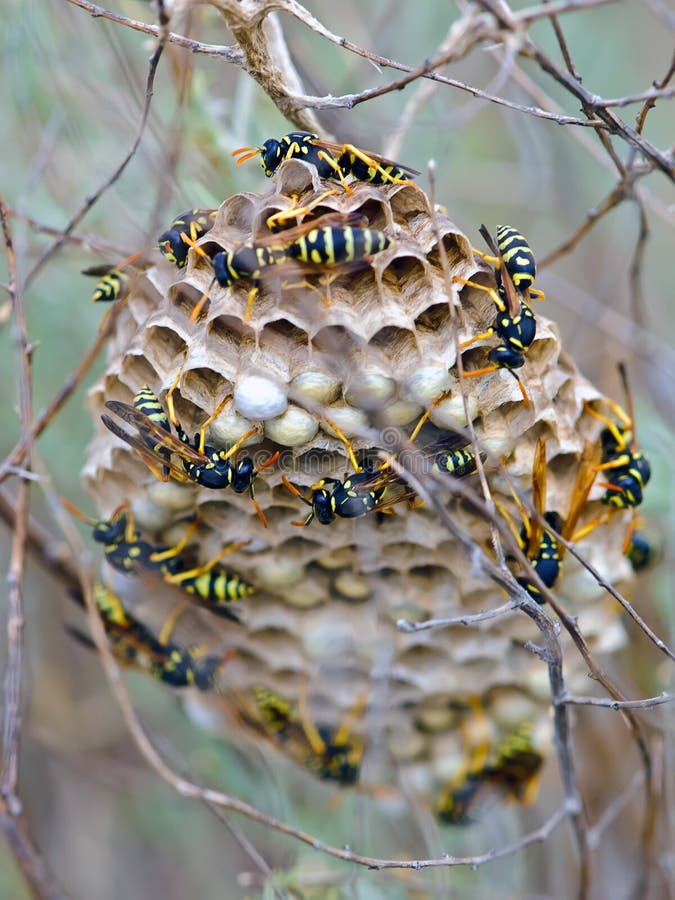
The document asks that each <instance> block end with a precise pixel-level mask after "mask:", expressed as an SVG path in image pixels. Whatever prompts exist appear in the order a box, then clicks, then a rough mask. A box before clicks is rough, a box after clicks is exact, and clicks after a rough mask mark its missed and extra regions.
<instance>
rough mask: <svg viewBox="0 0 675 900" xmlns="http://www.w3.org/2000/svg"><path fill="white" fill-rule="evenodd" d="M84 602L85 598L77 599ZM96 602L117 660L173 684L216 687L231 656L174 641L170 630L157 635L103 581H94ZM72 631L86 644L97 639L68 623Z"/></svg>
mask: <svg viewBox="0 0 675 900" xmlns="http://www.w3.org/2000/svg"><path fill="white" fill-rule="evenodd" d="M75 599H76V600H77V602H78V603H79V604H80V605H84V604H83V601H82V598H81V597H76V598H75ZM94 601H95V603H96V606H97V608H98V611H99V614H100V616H101V621H102V623H103V627H104V629H105V632H106V634H107V636H108V639H109V641H110V644H111V647H112V652H113V655H114V656H115V658H116V659H117V661H118V662H119V663H120V664H121V665H123V666H126V667H129V668H133V669H137V670H139V671H141V672H146V673H147V674H149V675H152V676H153V677H154V678H157V679H159V680H160V681H163V682H164V683H165V684H169V685H171V686H172V687H177V688H180V687H196V688H198V689H199V690H200V691H208V690H211V689H212V688H213V687H214V686H215V678H216V674H217V672H218V670H219V669H220V668H221V666H223V665H224V664H225V663H226V662H227V661H228V659H229V656H230V654H225V655H224V656H214V655H209V656H206V655H204V651H203V649H202V648H200V647H183V646H181V645H179V644H176V643H173V642H172V641H171V640H170V633H166V634H165V633H164V632H165V629H162V633H160V635H159V636H156V635H155V634H154V633H153V632H152V631H151V630H150V629H149V628H148V627H147V626H146V625H143V623H142V622H140V621H139V620H138V619H136V618H135V617H134V616H132V615H131V613H129V612H128V611H127V610H125V609H124V607H123V605H122V602H121V601H120V599H119V597H117V596H116V594H114V593H113V592H112V591H110V590H108V588H106V587H105V586H104V585H103V584H101V583H100V582H96V583H95V584H94ZM66 627H67V630H68V631H69V633H70V634H71V635H72V636H73V637H74V638H76V640H78V641H79V642H80V643H82V644H84V645H85V646H86V647H90V648H92V649H95V645H94V642H93V641H92V640H91V638H90V637H89V636H88V635H86V634H85V633H84V632H82V631H80V629H79V628H75V627H73V626H66Z"/></svg>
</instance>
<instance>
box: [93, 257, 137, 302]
mask: <svg viewBox="0 0 675 900" xmlns="http://www.w3.org/2000/svg"><path fill="white" fill-rule="evenodd" d="M82 274H83V275H94V276H99V275H100V276H102V278H101V279H100V280H99V281H98V282H97V283H96V287H95V288H94V290H93V293H92V295H91V299H92V302H94V303H100V302H104V303H112V302H113V301H114V300H121V299H122V297H125V296H126V295H127V293H128V292H129V286H130V283H131V278H130V276H129V274H128V273H127V272H123V271H122V269H120V268H117V267H116V266H108V265H101V266H90V267H89V268H88V269H82Z"/></svg>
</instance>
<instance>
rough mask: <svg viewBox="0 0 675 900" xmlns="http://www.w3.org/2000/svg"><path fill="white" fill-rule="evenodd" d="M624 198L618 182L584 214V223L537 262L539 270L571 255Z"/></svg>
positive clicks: (623, 191)
mask: <svg viewBox="0 0 675 900" xmlns="http://www.w3.org/2000/svg"><path fill="white" fill-rule="evenodd" d="M625 197H626V186H625V184H624V183H623V182H619V184H617V185H616V186H615V187H613V188H612V190H611V191H610V192H609V194H608V195H607V196H606V197H605V199H604V200H603V201H602V202H601V203H600V204H599V205H598V206H595V207H594V208H593V209H590V210H589V211H588V212H587V213H586V218H585V219H584V221H583V222H582V223H581V225H579V227H578V228H577V229H576V230H575V231H574V232H573V233H572V234H571V235H570V236H569V237H568V238H567V240H565V241H563V243H562V244H559V245H558V246H557V247H556V248H555V249H554V250H551V251H550V252H549V253H547V254H546V256H543V257H542V258H541V259H540V260H537V265H538V266H539V268H541V269H545V268H546V267H547V266H550V265H552V264H553V263H554V262H557V261H558V260H559V259H560V258H561V257H563V256H566V255H567V254H568V253H571V252H572V250H574V248H575V247H577V246H578V245H579V244H580V243H581V241H582V240H583V239H584V238H585V237H586V235H587V234H588V233H589V231H591V229H592V228H593V227H594V226H595V225H597V223H598V222H599V221H600V219H602V218H603V217H604V216H606V215H607V213H608V212H610V211H611V210H613V209H615V208H616V207H617V206H618V205H619V204H620V203H621V201H622V200H624V199H625Z"/></svg>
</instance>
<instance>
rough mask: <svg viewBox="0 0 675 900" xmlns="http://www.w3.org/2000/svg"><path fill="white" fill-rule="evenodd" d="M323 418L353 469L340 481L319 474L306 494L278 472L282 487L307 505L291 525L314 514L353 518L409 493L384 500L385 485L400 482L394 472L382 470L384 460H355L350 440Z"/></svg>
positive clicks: (323, 518)
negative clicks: (307, 510)
mask: <svg viewBox="0 0 675 900" xmlns="http://www.w3.org/2000/svg"><path fill="white" fill-rule="evenodd" d="M326 421H327V422H328V424H329V425H330V426H331V428H332V429H333V430H334V431H335V433H336V434H337V436H338V437H339V438H340V440H341V441H342V442H343V443H344V445H345V447H346V449H347V454H348V455H349V459H350V462H351V464H352V467H353V469H354V471H353V472H352V473H351V474H350V475H346V476H345V477H344V479H343V480H342V481H340V479H339V478H322V479H321V481H319V482H318V483H317V484H314V485H312V488H311V491H312V493H311V496H310V497H309V498H308V497H305V496H304V495H303V494H302V493H301V491H300V490H299V489H298V488H297V487H296V486H295V485H294V484H291V482H290V481H289V480H288V478H286V476H285V475H282V478H281V480H282V482H283V483H284V485H285V487H286V488H287V489H288V490H289V491H290V492H291V493H292V494H295V496H296V497H299V498H300V500H302V502H303V503H304V504H306V505H307V506H309V508H310V513H309V515H308V516H307V518H306V519H305V521H304V522H293V524H294V525H302V526H306V525H309V524H310V523H311V522H312V520H313V519H315V518H316V520H317V521H318V522H319V523H320V524H321V525H330V524H331V522H334V521H335V519H336V518H337V517H338V516H339V517H340V518H343V519H356V518H359V517H360V516H365V515H366V514H367V513H369V512H373V511H375V510H377V511H379V512H383V511H387V510H388V509H389V508H390V507H391V505H393V504H394V503H398V502H400V501H401V500H403V499H406V498H407V496H409V494H406V495H401V496H399V497H396V498H394V499H393V500H387V501H386V502H385V500H384V498H385V494H386V493H387V490H388V486H389V485H390V484H393V483H399V484H400V483H401V482H400V479H399V478H398V476H395V475H393V473H391V472H387V471H386V470H387V464H386V463H385V464H384V465H382V464H380V465H377V464H376V463H374V462H373V461H372V460H368V459H367V460H365V461H364V462H363V463H362V464H361V463H359V461H358V460H357V459H356V454H355V453H354V448H353V447H352V444H351V441H350V440H349V439H348V438H346V437H345V435H344V434H343V433H342V431H341V430H340V429H339V428H338V426H337V425H335V423H333V422H331V421H330V420H328V419H326Z"/></svg>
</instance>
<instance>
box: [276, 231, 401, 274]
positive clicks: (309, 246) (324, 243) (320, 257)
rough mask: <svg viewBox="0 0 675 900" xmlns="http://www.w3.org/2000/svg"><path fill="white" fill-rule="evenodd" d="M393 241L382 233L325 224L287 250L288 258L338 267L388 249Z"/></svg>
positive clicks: (296, 241) (300, 238)
mask: <svg viewBox="0 0 675 900" xmlns="http://www.w3.org/2000/svg"><path fill="white" fill-rule="evenodd" d="M390 244H391V240H390V239H389V238H388V237H387V235H386V234H384V232H382V231H375V230H373V229H372V228H352V227H350V226H348V225H345V226H331V225H324V226H323V227H322V228H313V229H312V230H311V231H309V232H308V233H307V234H304V235H302V237H299V238H297V240H295V241H293V243H292V244H291V245H290V246H289V247H288V255H289V256H290V257H292V258H293V259H297V260H300V262H304V263H310V264H312V265H323V266H335V265H337V264H338V263H342V262H354V261H355V260H359V259H364V258H365V257H366V256H372V255H373V254H374V253H380V252H381V251H382V250H386V249H387V247H388V246H389V245H390Z"/></svg>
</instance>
